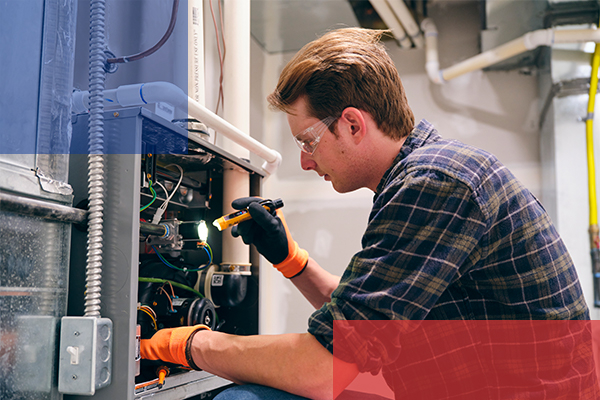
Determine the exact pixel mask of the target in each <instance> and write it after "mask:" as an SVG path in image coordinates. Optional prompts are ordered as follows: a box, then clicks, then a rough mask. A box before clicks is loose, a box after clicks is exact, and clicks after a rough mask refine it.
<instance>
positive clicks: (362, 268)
mask: <svg viewBox="0 0 600 400" xmlns="http://www.w3.org/2000/svg"><path fill="white" fill-rule="evenodd" d="M502 319H504V320H573V319H589V311H588V308H587V305H586V303H585V300H584V297H583V293H582V290H581V286H580V284H579V280H578V277H577V274H576V271H575V267H574V265H573V262H572V259H571V257H570V256H569V254H568V251H567V249H566V247H565V245H564V243H563V242H562V240H561V238H560V237H559V235H558V233H557V231H556V229H555V227H554V226H553V224H552V222H551V220H550V218H549V216H548V215H547V213H546V211H545V210H544V208H543V207H542V205H541V204H540V203H539V202H538V200H537V199H536V198H535V197H534V196H533V195H532V194H531V193H530V192H529V191H528V190H527V189H526V188H525V187H523V185H522V184H521V183H520V182H519V181H518V180H517V179H516V178H515V177H514V176H513V175H512V173H511V172H510V171H509V170H508V169H507V168H506V167H505V166H504V165H503V164H501V163H500V162H499V161H498V159H497V158H496V157H495V156H493V155H492V154H489V153H487V152H485V151H483V150H480V149H477V148H474V147H471V146H468V145H465V144H463V143H460V142H458V141H454V140H445V139H442V138H441V137H440V136H439V135H438V133H437V131H436V130H435V129H434V128H433V126H432V125H430V124H429V123H428V122H427V121H424V120H423V121H421V122H420V123H419V124H418V125H417V126H416V127H415V129H414V130H413V132H412V133H411V134H410V135H409V137H408V138H407V139H406V141H405V143H404V145H403V146H402V149H401V150H400V153H399V154H398V156H397V157H396V159H395V161H394V163H393V165H392V166H391V167H390V168H389V170H388V171H387V172H386V173H385V175H384V176H383V178H382V179H381V182H380V184H379V186H378V188H377V192H376V194H375V196H374V203H373V208H372V210H371V213H370V216H369V222H368V226H367V229H366V231H365V233H364V235H363V238H362V250H360V251H359V252H358V253H356V254H355V255H354V256H353V258H352V260H351V261H350V264H349V266H348V267H347V268H346V270H345V272H344V274H343V276H342V278H341V281H340V285H339V286H338V288H337V289H336V290H335V291H334V292H333V294H332V296H331V301H330V302H328V303H325V304H324V305H323V306H322V308H321V309H319V310H317V311H316V312H315V313H314V314H313V315H312V316H311V317H310V320H309V332H310V333H311V334H313V335H314V336H315V337H316V338H317V340H318V341H319V342H320V343H321V344H322V345H323V346H325V347H326V348H327V349H328V350H329V351H330V352H332V353H333V321H334V320H502ZM356 335H358V336H357V337H356V338H355V342H356V343H359V342H360V335H359V334H358V333H356ZM350 336H352V335H350ZM349 340H350V339H349ZM394 346H395V347H396V348H395V349H388V351H389V354H390V355H391V356H392V359H393V357H396V356H397V355H398V354H399V352H400V347H401V344H400V343H397V344H396V345H392V347H394ZM336 356H338V353H336ZM341 357H342V358H346V361H350V362H354V363H357V364H358V366H359V369H360V370H361V371H365V370H370V369H371V370H372V369H373V368H374V369H377V367H372V366H369V362H368V359H369V357H363V360H362V361H361V360H358V359H357V358H356V354H348V355H347V357H344V356H343V354H342V355H341ZM388 361H389V360H388ZM361 363H362V365H361Z"/></svg>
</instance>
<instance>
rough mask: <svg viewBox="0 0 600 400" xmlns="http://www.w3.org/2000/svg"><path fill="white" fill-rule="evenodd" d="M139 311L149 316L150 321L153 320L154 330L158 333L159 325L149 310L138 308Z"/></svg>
mask: <svg viewBox="0 0 600 400" xmlns="http://www.w3.org/2000/svg"><path fill="white" fill-rule="evenodd" d="M138 310H139V311H142V312H144V313H146V314H148V316H149V317H150V319H152V324H153V325H154V330H155V331H157V330H158V324H157V323H156V318H154V316H152V314H151V313H150V312H149V311H148V310H146V309H145V308H143V307H138Z"/></svg>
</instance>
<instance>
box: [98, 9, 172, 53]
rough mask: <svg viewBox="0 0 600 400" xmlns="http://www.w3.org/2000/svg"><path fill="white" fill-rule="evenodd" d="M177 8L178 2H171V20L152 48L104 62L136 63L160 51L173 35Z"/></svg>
mask: <svg viewBox="0 0 600 400" xmlns="http://www.w3.org/2000/svg"><path fill="white" fill-rule="evenodd" d="M178 8H179V0H173V11H172V12H171V20H170V21H169V26H168V28H167V31H166V32H165V34H164V35H163V37H162V38H161V39H160V40H159V41H158V43H156V44H155V45H154V46H152V47H151V48H149V49H148V50H145V51H142V52H141V53H137V54H134V55H131V56H125V57H118V58H109V59H107V60H106V62H107V63H109V64H121V63H128V62H131V61H138V60H141V59H142V58H144V57H148V56H149V55H151V54H154V53H155V52H156V51H157V50H158V49H160V48H161V47H162V46H163V45H164V44H165V43H166V41H167V40H168V39H169V37H170V36H171V34H172V33H173V29H174V28H175V22H177V10H178Z"/></svg>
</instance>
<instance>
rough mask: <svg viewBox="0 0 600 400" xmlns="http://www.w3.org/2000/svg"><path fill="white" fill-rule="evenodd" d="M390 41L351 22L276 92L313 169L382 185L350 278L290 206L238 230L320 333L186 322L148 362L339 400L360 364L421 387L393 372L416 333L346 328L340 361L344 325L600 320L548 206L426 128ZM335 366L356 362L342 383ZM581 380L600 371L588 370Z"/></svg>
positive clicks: (284, 76) (287, 73)
mask: <svg viewBox="0 0 600 400" xmlns="http://www.w3.org/2000/svg"><path fill="white" fill-rule="evenodd" d="M381 35H382V32H381V31H372V30H366V29H358V28H347V29H340V30H336V31H332V32H329V33H328V34H326V35H324V36H323V37H321V38H319V39H317V40H315V41H314V42H311V43H309V44H308V45H306V46H305V47H304V48H303V49H302V50H300V51H299V52H298V54H297V55H296V56H295V57H294V58H293V59H292V60H291V61H290V62H289V63H288V65H287V66H286V67H285V68H284V70H283V71H282V73H281V76H280V79H279V82H278V85H277V88H276V90H275V91H274V92H273V93H272V94H271V95H270V96H269V98H268V100H269V103H270V104H271V106H272V107H273V108H275V109H278V110H282V111H284V112H285V113H286V114H287V118H288V123H289V125H290V128H291V131H292V134H293V135H294V140H295V141H296V142H297V143H298V145H299V147H300V148H301V165H302V168H303V169H305V170H313V171H315V172H316V173H317V174H319V176H322V177H323V178H324V179H325V180H327V181H330V182H331V183H332V185H333V187H334V189H335V190H336V191H338V192H340V193H346V192H351V191H353V190H356V189H359V188H363V187H366V188H369V189H371V190H372V191H373V192H374V193H375V196H374V203H373V209H372V211H371V215H370V217H369V223H368V226H367V229H366V232H365V234H364V236H363V240H362V247H363V248H362V250H361V251H359V252H358V253H356V254H355V255H354V257H353V258H352V260H351V261H350V264H349V266H348V267H347V269H346V271H345V272H344V275H343V276H342V278H341V280H340V278H338V277H335V276H333V275H331V274H330V273H328V272H327V271H325V270H324V269H323V268H321V267H320V266H319V265H318V263H317V262H316V261H315V260H313V259H312V258H310V257H309V256H308V254H307V252H306V251H305V250H303V249H301V248H300V247H299V246H298V244H297V243H296V242H295V241H294V240H293V239H292V238H291V236H290V234H289V231H288V229H287V227H286V225H285V220H284V219H283V215H282V214H281V212H278V214H277V215H271V214H270V213H269V212H267V211H266V210H265V209H264V208H262V207H261V206H259V205H257V204H256V199H252V198H247V199H238V200H236V201H234V203H233V206H234V208H238V209H242V208H246V207H248V209H249V211H250V213H251V214H252V216H253V219H252V220H251V221H247V222H244V223H242V224H240V225H238V226H237V227H235V228H234V230H233V231H232V233H233V234H234V236H241V237H242V238H243V240H244V242H245V243H247V244H250V243H253V244H254V245H255V246H256V248H257V249H258V251H259V252H260V253H261V254H263V255H264V256H265V257H266V258H267V260H269V261H270V262H271V263H273V264H274V266H275V267H276V268H277V269H278V270H280V271H281V272H282V273H283V274H284V276H286V277H287V278H289V279H290V280H291V282H292V283H294V285H295V286H296V287H297V288H298V289H299V290H300V291H301V292H302V293H303V294H304V296H305V297H306V298H307V299H308V300H309V301H310V302H311V304H313V305H314V306H315V307H316V308H317V311H316V312H315V313H314V314H313V315H312V317H311V319H310V321H309V327H308V333H305V334H287V335H274V336H250V337H239V336H233V335H226V334H223V333H220V332H210V331H207V330H198V328H197V327H186V328H178V329H175V330H171V331H166V332H164V333H163V332H162V331H159V332H158V334H157V335H155V338H153V339H151V340H149V341H144V344H143V346H142V355H143V357H144V358H150V359H157V358H162V359H164V360H165V361H170V360H171V361H172V362H173V361H174V362H179V363H182V364H185V365H188V364H189V365H190V366H192V367H194V368H199V369H203V370H206V371H209V372H212V373H214V374H216V375H220V376H223V377H225V378H228V379H231V380H232V381H234V382H237V383H246V384H247V383H252V384H258V385H260V386H256V385H245V386H240V387H238V388H235V390H234V392H230V391H226V392H224V393H222V394H221V395H220V396H223V397H222V398H223V399H228V398H249V399H250V398H252V399H254V398H290V399H291V398H297V397H296V396H292V395H290V394H283V392H279V391H275V392H273V393H272V391H274V390H275V389H270V388H276V389H279V390H282V391H285V392H289V393H292V394H295V395H299V396H304V397H308V398H311V399H321V398H332V397H335V396H337V394H338V393H339V392H340V391H341V390H343V388H344V386H345V385H346V384H347V383H349V382H351V381H352V379H354V377H355V376H356V374H357V373H358V371H369V372H377V371H378V370H379V369H381V368H382V367H383V368H384V375H385V372H386V371H388V373H387V375H386V379H388V384H390V386H391V387H393V388H394V390H395V391H396V395H397V396H399V395H402V394H404V395H407V394H410V392H406V391H405V392H403V391H402V390H404V389H401V388H400V386H398V385H395V382H397V380H399V379H402V377H401V376H400V375H401V374H400V373H399V372H398V371H401V369H400V368H399V367H398V368H396V367H390V365H394V363H395V362H396V360H401V359H402V356H403V352H402V343H400V342H401V341H402V339H400V340H398V339H397V338H396V339H394V338H391V339H390V340H387V341H386V340H383V341H381V340H380V341H379V342H377V343H378V345H377V346H371V345H369V346H366V345H364V346H363V345H362V343H366V342H368V340H369V339H368V336H369V332H373V330H369V332H367V331H361V330H360V329H359V328H356V329H354V328H348V329H346V328H344V330H342V331H341V332H340V333H341V334H340V335H339V336H337V337H338V338H339V340H338V339H336V340H338V341H337V342H336V343H339V347H336V353H335V355H336V357H335V358H334V357H333V351H334V348H333V340H334V339H333V336H334V335H333V332H334V327H333V326H334V321H344V320H349V321H353V320H363V321H371V320H391V321H400V320H417V321H424V320H545V319H553V320H578V319H581V320H586V319H589V312H588V308H587V306H586V304H585V301H584V298H583V295H582V291H581V287H580V285H579V281H578V278H577V275H576V272H575V268H574V266H573V263H572V260H571V258H570V257H569V254H568V252H567V250H566V248H565V246H564V244H563V243H562V241H561V239H560V237H559V235H558V233H557V232H556V230H555V229H554V227H553V225H552V223H551V221H550V219H549V217H548V216H547V214H546V212H545V211H544V209H543V208H542V206H541V205H540V204H539V203H538V201H537V200H536V199H535V198H534V197H533V195H532V194H531V193H529V191H527V189H525V188H524V187H522V185H521V184H520V183H519V182H518V181H517V180H516V179H515V178H514V176H513V175H512V174H511V173H510V172H509V171H508V170H507V169H506V167H504V166H503V165H502V164H501V163H500V162H499V161H498V160H497V159H496V158H495V157H494V156H493V155H491V154H489V153H486V152H484V151H482V150H479V149H475V148H472V147H469V146H466V145H464V144H461V143H459V142H456V141H448V140H444V139H442V138H441V137H440V136H439V135H438V134H437V132H436V131H435V129H434V128H433V127H432V126H431V125H430V124H429V123H427V122H426V121H421V122H420V123H419V124H417V125H416V126H414V117H413V114H412V111H411V109H410V107H409V106H408V102H407V99H406V97H405V94H404V89H403V87H402V83H401V80H400V77H399V76H398V72H397V70H396V68H395V66H394V64H393V62H392V60H391V59H390V58H389V56H388V55H387V54H386V52H385V49H384V47H383V46H382V45H381V43H380V42H379V40H380V38H381ZM385 329H386V328H385V327H384V328H383V330H385ZM412 329H413V328H410V329H407V330H406V332H403V333H409V331H410V330H412ZM159 335H160V336H159ZM419 345H422V343H421V344H419V343H416V342H415V346H419ZM336 346H337V344H336ZM334 360H335V362H336V371H342V372H341V373H340V374H337V372H336V374H337V375H340V376H336V384H335V387H333V386H334V385H333V371H332V370H333V367H332V365H333V362H334ZM340 365H341V366H343V368H340V369H337V366H340ZM395 368H396V369H395ZM584 369H585V368H584ZM389 371H391V372H389ZM394 371H395V372H394ZM576 375H577V379H579V381H578V382H581V380H582V379H587V380H589V379H592V377H594V379H595V375H593V371H592V372H591V373H590V371H589V370H585V371H584V370H580V371H579V372H578V373H577V374H576ZM582 376H583V378H582ZM484 389H485V388H484ZM444 390H446V389H444ZM485 390H487V389H485ZM228 393H229V394H228ZM242 394H243V395H246V396H249V397H238V396H242ZM227 396H230V397H227ZM252 396H254V397H252ZM269 396H272V397H269ZM285 396H288V397H285ZM218 398H221V397H218ZM407 398H411V397H407ZM465 398H466V397H465Z"/></svg>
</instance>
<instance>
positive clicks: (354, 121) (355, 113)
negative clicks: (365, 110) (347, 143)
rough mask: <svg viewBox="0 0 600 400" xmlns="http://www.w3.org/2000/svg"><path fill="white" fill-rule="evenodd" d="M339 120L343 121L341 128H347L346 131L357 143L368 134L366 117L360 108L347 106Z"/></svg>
mask: <svg viewBox="0 0 600 400" xmlns="http://www.w3.org/2000/svg"><path fill="white" fill-rule="evenodd" d="M339 122H341V123H342V126H341V127H340V128H342V127H343V128H345V129H344V132H348V133H349V134H350V135H352V140H353V141H354V142H355V143H356V144H358V143H360V142H361V141H362V140H363V139H364V137H365V136H366V134H367V124H366V121H365V117H364V115H363V114H362V111H360V110H359V109H358V108H354V107H346V108H345V109H344V111H342V116H341V117H340V119H339ZM339 122H338V124H339Z"/></svg>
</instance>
